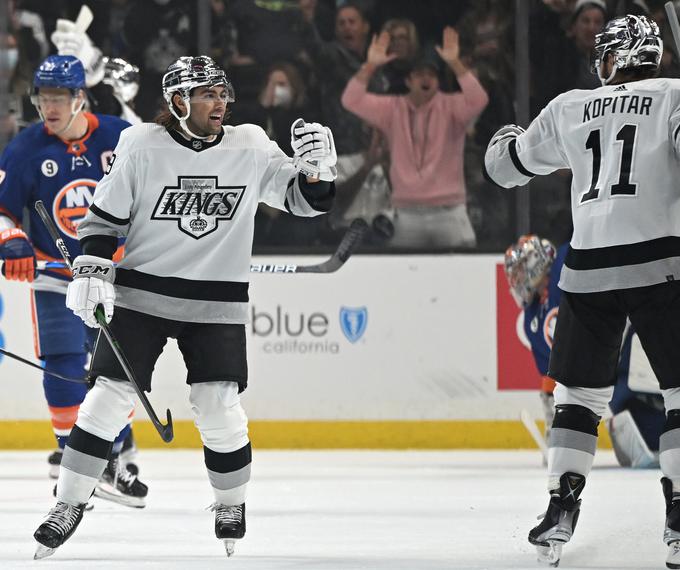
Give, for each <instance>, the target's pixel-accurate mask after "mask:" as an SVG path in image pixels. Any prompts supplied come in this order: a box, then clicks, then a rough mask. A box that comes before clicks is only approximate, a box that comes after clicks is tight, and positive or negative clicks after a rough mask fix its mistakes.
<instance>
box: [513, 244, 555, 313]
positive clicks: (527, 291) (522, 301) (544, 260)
mask: <svg viewBox="0 0 680 570" xmlns="http://www.w3.org/2000/svg"><path fill="white" fill-rule="evenodd" d="M555 254H556V250H555V246H554V245H553V244H552V243H551V242H550V241H548V240H547V239H545V238H539V237H538V236H537V235H533V234H528V235H523V236H520V238H519V239H518V240H517V243H513V244H512V245H511V246H510V247H508V249H507V250H506V251H505V276H506V278H507V279H508V285H510V293H511V294H512V297H513V298H514V299H515V302H516V303H517V305H518V306H519V307H520V308H522V307H526V306H527V305H529V304H531V302H532V301H533V300H534V297H536V295H538V294H540V293H541V291H542V289H543V288H544V287H545V284H546V277H547V276H548V273H550V268H551V267H552V264H553V261H554V260H555Z"/></svg>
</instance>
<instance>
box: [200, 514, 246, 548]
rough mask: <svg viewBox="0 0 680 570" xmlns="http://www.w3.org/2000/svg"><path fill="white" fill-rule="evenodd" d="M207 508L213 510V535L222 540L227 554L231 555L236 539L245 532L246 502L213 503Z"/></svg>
mask: <svg viewBox="0 0 680 570" xmlns="http://www.w3.org/2000/svg"><path fill="white" fill-rule="evenodd" d="M208 509H209V510H211V511H215V536H216V537H217V538H219V539H222V540H223V541H224V548H225V550H226V551H227V556H231V555H232V554H234V545H235V544H236V541H237V540H239V539H241V538H243V536H244V535H245V534H246V504H245V503H243V504H241V505H234V506H226V505H221V504H219V503H214V504H213V505H210V507H208Z"/></svg>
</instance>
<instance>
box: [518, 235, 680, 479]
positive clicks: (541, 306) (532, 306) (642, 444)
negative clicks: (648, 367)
mask: <svg viewBox="0 0 680 570" xmlns="http://www.w3.org/2000/svg"><path fill="white" fill-rule="evenodd" d="M567 249H568V244H564V245H562V246H561V247H560V248H558V249H556V248H555V246H554V245H553V244H552V243H550V241H548V240H547V239H542V238H540V237H538V236H535V235H525V236H521V237H520V238H519V240H518V241H517V242H516V243H514V244H512V245H511V246H510V247H509V248H508V249H507V251H506V253H505V274H506V277H507V278H508V284H509V285H510V292H511V293H512V296H513V298H514V299H515V301H516V302H517V304H518V305H519V307H520V308H521V309H522V310H523V312H524V333H525V334H526V336H527V338H528V339H529V343H530V344H531V352H532V354H533V357H534V360H535V362H536V368H537V369H538V371H539V373H540V374H541V376H542V377H543V381H542V386H541V392H540V396H541V401H542V403H543V409H544V413H545V422H546V439H547V436H548V434H549V431H550V425H551V424H552V420H553V416H554V404H553V396H552V392H553V389H554V387H555V382H554V381H553V380H552V379H551V378H550V377H549V376H548V375H547V374H548V362H549V360H550V351H551V349H552V341H553V333H554V331H555V324H556V322H557V315H558V307H559V303H560V297H561V290H560V288H559V287H558V286H557V283H558V281H559V275H560V271H561V270H562V265H563V264H564V259H565V256H566V254H567ZM634 334H635V333H634V332H633V330H632V329H631V328H630V327H629V328H628V329H627V331H626V334H625V335H624V342H623V345H622V347H621V355H620V358H619V366H618V369H617V383H616V386H615V388H614V396H613V398H612V400H611V402H610V404H609V407H610V409H611V412H612V417H611V418H609V419H608V420H607V428H608V430H609V435H610V437H611V440H612V444H613V446H614V451H615V453H616V457H617V459H618V461H619V463H620V464H621V465H622V466H624V467H658V466H659V459H658V450H659V437H660V436H661V433H662V431H663V426H664V423H665V421H666V414H665V412H664V407H663V398H662V396H661V395H660V393H659V392H658V389H657V390H654V391H652V392H646V391H645V392H643V391H640V390H633V389H631V387H630V386H629V369H630V364H631V350H632V345H633V337H634Z"/></svg>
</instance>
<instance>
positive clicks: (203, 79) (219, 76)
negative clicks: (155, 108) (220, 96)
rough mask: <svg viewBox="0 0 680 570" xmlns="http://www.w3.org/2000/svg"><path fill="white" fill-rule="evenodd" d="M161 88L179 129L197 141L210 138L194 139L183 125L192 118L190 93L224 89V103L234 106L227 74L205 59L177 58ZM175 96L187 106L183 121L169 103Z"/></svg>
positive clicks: (211, 61) (206, 57)
mask: <svg viewBox="0 0 680 570" xmlns="http://www.w3.org/2000/svg"><path fill="white" fill-rule="evenodd" d="M161 85H162V89H163V98H164V99H165V102H166V103H167V104H168V109H169V110H170V112H171V113H172V114H173V115H174V116H175V117H176V118H177V120H178V121H179V122H180V125H181V127H182V129H183V130H184V131H185V132H186V133H187V134H188V135H189V136H191V137H193V138H197V139H206V138H209V137H200V136H197V135H195V134H193V133H192V132H191V131H190V130H189V129H188V128H187V126H186V121H187V119H188V118H189V116H190V115H191V103H190V102H189V97H190V96H191V90H192V89H195V88H196V87H214V86H216V85H223V86H224V88H225V91H226V97H227V98H226V101H227V103H233V102H234V101H235V100H236V98H235V96H234V88H233V87H232V85H231V82H230V81H229V80H228V79H227V75H226V73H225V72H224V70H223V69H222V68H221V67H220V66H219V65H217V64H216V63H215V61H213V59H212V58H210V57H208V56H207V55H197V56H182V57H180V58H179V59H177V60H176V61H175V62H173V63H171V64H170V66H169V67H168V69H167V70H166V72H165V75H163V80H162V82H161ZM175 93H179V95H180V96H181V97H182V100H183V101H184V104H185V105H186V108H187V111H186V115H185V116H184V117H180V116H179V115H178V113H177V109H176V108H175V106H174V105H173V103H172V96H173V95H174V94H175Z"/></svg>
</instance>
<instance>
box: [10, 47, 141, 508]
mask: <svg viewBox="0 0 680 570" xmlns="http://www.w3.org/2000/svg"><path fill="white" fill-rule="evenodd" d="M84 77H85V75H84V71H83V66H82V64H81V63H80V61H78V60H77V59H76V58H75V57H72V56H58V55H53V56H49V57H48V58H47V59H46V60H45V61H44V62H43V63H42V64H41V65H40V67H39V68H38V70H37V71H36V73H35V77H34V83H33V91H34V92H33V96H32V101H33V103H34V104H35V105H36V108H37V109H38V113H39V114H40V116H41V118H42V120H43V122H42V123H39V124H35V125H32V126H31V127H29V128H27V129H25V130H23V131H22V132H21V133H19V134H18V135H17V136H16V137H15V138H14V140H12V141H11V142H10V144H9V145H8V146H7V148H6V149H5V151H4V152H3V154H2V156H1V157H0V258H2V259H3V260H4V265H3V273H4V274H5V277H6V278H7V279H12V280H19V281H28V282H30V283H31V285H32V287H31V296H32V299H31V300H32V303H31V305H32V311H33V315H32V317H33V323H34V330H35V340H36V349H37V353H38V354H37V356H38V357H39V358H40V359H42V360H43V361H44V362H45V367H46V369H48V370H50V371H54V372H56V373H58V374H61V375H65V376H67V377H76V378H77V377H82V376H83V375H84V373H85V362H86V358H87V349H86V346H90V347H91V346H92V345H93V344H94V337H93V335H92V334H91V333H87V330H86V329H87V327H85V326H83V324H82V322H80V320H79V319H77V318H75V317H74V315H73V314H72V313H71V312H70V311H69V310H68V309H67V308H66V306H65V293H66V286H67V283H68V282H69V281H70V275H69V273H68V272H65V271H59V270H53V271H46V272H44V273H41V274H40V275H39V276H38V277H37V278H36V277H35V276H36V273H35V259H36V257H37V258H38V259H44V260H57V259H60V257H61V256H60V253H59V251H58V250H57V247H56V245H55V243H54V241H53V240H52V238H51V237H50V235H49V233H48V231H47V229H46V228H45V226H44V224H43V223H42V221H41V220H40V218H39V217H38V215H37V213H36V211H35V208H34V204H35V202H36V201H37V200H42V201H43V202H44V203H45V204H46V205H47V209H48V211H50V212H51V213H52V215H53V216H54V221H55V223H56V225H57V227H58V228H59V230H60V234H61V237H62V238H63V239H64V241H65V242H66V244H67V245H68V247H69V249H71V251H74V252H80V244H79V242H78V238H77V234H76V229H77V226H78V224H79V223H80V221H81V220H82V218H83V216H84V215H85V213H86V212H87V208H88V207H89V205H90V203H91V202H92V200H93V197H94V193H95V187H96V185H97V182H98V180H99V179H100V178H101V177H102V176H103V174H104V171H105V170H106V169H107V168H108V164H109V159H110V158H111V156H112V154H113V149H114V148H115V146H116V144H117V143H118V138H119V136H120V133H121V131H123V130H124V129H125V128H127V127H128V126H129V124H128V123H126V122H125V121H121V120H120V119H118V118H117V117H110V116H106V115H93V114H91V113H86V112H84V111H83V107H84V105H85V92H84V88H85V79H84ZM24 210H26V212H27V215H28V222H29V224H28V227H29V228H30V229H29V230H27V231H28V233H26V232H24V230H23V229H22V222H23V221H24ZM43 386H44V390H45V397H46V399H47V403H48V405H49V410H50V415H51V419H52V426H53V429H54V434H55V436H56V439H57V443H58V448H57V451H56V452H54V453H53V454H52V455H51V456H50V459H49V461H50V465H51V476H53V477H55V478H56V477H57V475H58V471H59V464H60V461H61V456H62V451H63V449H64V445H65V443H66V440H67V439H68V436H69V434H70V432H71V428H72V427H73V425H74V423H75V420H76V416H77V413H78V406H79V405H80V403H81V402H82V401H83V398H84V397H85V392H86V390H87V388H86V384H76V383H72V382H65V381H64V380H61V379H59V378H56V377H54V376H52V375H51V374H49V373H45V374H44V381H43ZM129 434H130V428H129V427H125V428H124V429H123V430H122V432H121V434H120V435H119V437H118V438H117V441H116V445H115V446H114V457H112V460H111V465H110V466H109V467H108V468H107V471H106V474H105V480H103V481H102V485H101V486H100V487H99V488H98V489H97V494H98V495H101V496H105V498H110V499H112V500H116V501H118V502H124V503H125V502H127V501H131V502H132V503H134V505H133V506H143V501H144V497H143V495H145V494H146V491H145V486H143V485H142V484H141V483H140V482H138V481H136V480H135V479H134V478H128V477H127V476H128V472H127V470H126V469H125V470H123V469H121V474H120V476H119V477H117V476H116V472H117V471H118V464H117V455H118V453H119V452H120V451H121V449H122V446H123V442H124V440H125V439H126V437H127V436H128V435H129ZM114 479H117V481H114ZM133 489H136V491H133Z"/></svg>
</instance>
